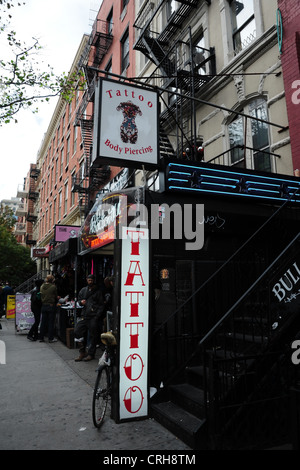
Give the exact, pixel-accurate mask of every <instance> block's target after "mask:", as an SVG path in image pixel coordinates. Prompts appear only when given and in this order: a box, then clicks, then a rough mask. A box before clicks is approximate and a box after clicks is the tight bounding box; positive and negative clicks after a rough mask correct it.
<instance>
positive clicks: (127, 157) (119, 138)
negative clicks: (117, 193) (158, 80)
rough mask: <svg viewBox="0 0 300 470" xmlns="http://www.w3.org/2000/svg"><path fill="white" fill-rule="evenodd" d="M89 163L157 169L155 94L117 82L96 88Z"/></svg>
mask: <svg viewBox="0 0 300 470" xmlns="http://www.w3.org/2000/svg"><path fill="white" fill-rule="evenodd" d="M95 96H96V98H95V127H94V134H93V135H94V137H93V139H94V140H93V153H92V162H93V163H94V162H95V161H97V163H102V164H107V162H108V161H109V164H110V165H115V166H121V167H134V168H142V167H143V166H145V167H149V168H152V167H157V163H158V152H159V145H158V94H157V92H155V91H152V90H149V89H147V88H142V87H135V86H132V85H128V84H127V83H126V84H124V83H120V82H119V81H116V80H107V79H100V80H99V83H98V84H97V87H96V95H95Z"/></svg>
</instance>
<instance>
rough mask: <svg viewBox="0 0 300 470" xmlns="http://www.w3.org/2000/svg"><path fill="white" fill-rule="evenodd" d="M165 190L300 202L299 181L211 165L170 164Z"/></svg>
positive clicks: (281, 176)
mask: <svg viewBox="0 0 300 470" xmlns="http://www.w3.org/2000/svg"><path fill="white" fill-rule="evenodd" d="M165 189H166V191H181V192H186V193H199V194H203V195H224V196H235V197H240V198H244V199H252V200H262V201H265V202H267V201H270V202H271V201H272V202H275V201H286V200H288V199H290V200H291V202H293V203H297V204H299V203H300V179H299V178H296V177H288V176H286V175H278V174H273V173H272V174H271V173H265V172H259V171H251V170H243V169H237V168H235V169H234V168H233V167H225V166H221V165H211V164H208V163H207V164H205V163H199V164H197V163H195V164H188V163H182V162H178V163H176V162H172V163H171V162H168V163H167V164H166V169H165ZM297 191H298V192H297ZM296 192H297V193H296Z"/></svg>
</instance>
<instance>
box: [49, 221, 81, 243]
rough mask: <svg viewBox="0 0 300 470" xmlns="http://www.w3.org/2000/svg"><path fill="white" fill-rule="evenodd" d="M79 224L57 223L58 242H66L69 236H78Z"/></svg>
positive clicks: (55, 236)
mask: <svg viewBox="0 0 300 470" xmlns="http://www.w3.org/2000/svg"><path fill="white" fill-rule="evenodd" d="M79 230H80V227H79V226H76V225H55V231H54V239H55V241H56V242H65V241H66V240H68V239H69V238H77V236H78V232H79Z"/></svg>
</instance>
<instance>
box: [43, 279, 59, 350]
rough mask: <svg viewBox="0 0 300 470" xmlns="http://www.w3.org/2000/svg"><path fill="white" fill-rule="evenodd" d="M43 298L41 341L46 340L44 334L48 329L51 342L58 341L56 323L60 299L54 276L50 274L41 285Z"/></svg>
mask: <svg viewBox="0 0 300 470" xmlns="http://www.w3.org/2000/svg"><path fill="white" fill-rule="evenodd" d="M41 298H42V310H41V313H42V319H41V327H40V342H43V341H44V336H45V333H46V331H47V330H48V340H49V343H53V342H54V341H57V340H56V339H55V338H54V325H55V316H56V304H57V300H58V296H57V287H56V285H55V284H54V276H52V274H49V275H48V276H47V277H46V281H45V282H44V283H43V284H42V286H41Z"/></svg>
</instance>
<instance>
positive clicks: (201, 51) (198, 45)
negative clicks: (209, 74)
mask: <svg viewBox="0 0 300 470" xmlns="http://www.w3.org/2000/svg"><path fill="white" fill-rule="evenodd" d="M205 52H206V51H205V41H204V36H203V33H202V34H201V35H200V36H199V38H198V39H197V41H195V44H194V47H193V61H194V65H195V68H196V70H197V73H198V74H199V75H205V74H206V70H205V64H204V65H201V63H202V62H203V61H204V60H205V59H206V57H205Z"/></svg>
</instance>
